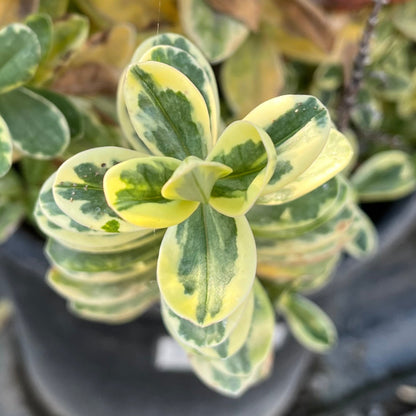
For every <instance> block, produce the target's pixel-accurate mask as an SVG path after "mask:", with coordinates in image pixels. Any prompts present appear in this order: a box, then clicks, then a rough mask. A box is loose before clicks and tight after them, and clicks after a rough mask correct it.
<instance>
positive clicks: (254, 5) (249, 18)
mask: <svg viewBox="0 0 416 416" xmlns="http://www.w3.org/2000/svg"><path fill="white" fill-rule="evenodd" d="M206 1H207V3H208V4H209V5H210V6H211V7H212V8H213V9H214V10H216V11H217V12H220V13H224V14H227V15H229V16H231V17H233V18H234V19H236V20H240V21H241V22H243V23H244V24H245V25H247V27H248V28H250V29H251V30H253V31H257V29H258V27H259V20H260V11H261V4H260V1H259V0H227V1H224V0H206Z"/></svg>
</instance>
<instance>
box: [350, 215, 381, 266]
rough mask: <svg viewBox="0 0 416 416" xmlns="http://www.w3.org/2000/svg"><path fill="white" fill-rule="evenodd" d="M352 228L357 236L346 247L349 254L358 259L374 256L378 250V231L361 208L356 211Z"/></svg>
mask: <svg viewBox="0 0 416 416" xmlns="http://www.w3.org/2000/svg"><path fill="white" fill-rule="evenodd" d="M352 227H353V229H354V231H355V235H354V238H353V239H352V240H351V241H349V242H348V243H347V245H346V246H345V248H346V250H347V252H348V254H349V255H351V256H353V257H355V258H358V259H359V258H362V257H364V256H368V255H369V254H373V253H374V252H375V251H376V250H377V243H378V240H377V231H376V229H375V227H374V225H373V223H372V222H371V221H370V219H369V218H368V217H367V215H365V214H364V212H363V211H361V210H360V209H359V208H357V210H356V211H355V215H354V223H353V225H352Z"/></svg>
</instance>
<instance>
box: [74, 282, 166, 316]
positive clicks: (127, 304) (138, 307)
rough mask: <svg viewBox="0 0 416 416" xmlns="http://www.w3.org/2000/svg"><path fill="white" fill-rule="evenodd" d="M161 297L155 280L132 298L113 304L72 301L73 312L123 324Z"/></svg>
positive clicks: (144, 310)
mask: <svg viewBox="0 0 416 416" xmlns="http://www.w3.org/2000/svg"><path fill="white" fill-rule="evenodd" d="M158 299H159V290H158V288H157V284H156V283H155V282H153V281H150V282H148V283H147V285H143V288H142V291H141V292H139V293H138V294H137V295H136V296H134V297H133V298H131V299H128V300H125V301H122V302H119V303H113V304H111V305H94V304H90V303H87V302H71V303H70V304H69V307H70V310H71V312H73V313H74V314H75V315H78V316H80V317H81V318H84V319H89V320H91V321H98V322H105V323H107V324H123V323H126V322H129V321H132V320H133V319H135V318H137V317H138V316H140V315H141V314H142V313H144V312H146V310H147V309H149V308H150V306H152V305H153V304H154V303H155V302H157V300H158Z"/></svg>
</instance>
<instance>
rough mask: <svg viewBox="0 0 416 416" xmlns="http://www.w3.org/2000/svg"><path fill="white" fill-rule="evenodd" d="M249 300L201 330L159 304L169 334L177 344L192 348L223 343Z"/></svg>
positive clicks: (163, 304)
mask: <svg viewBox="0 0 416 416" xmlns="http://www.w3.org/2000/svg"><path fill="white" fill-rule="evenodd" d="M250 299H252V297H250V296H249V299H248V300H247V301H245V302H243V303H242V304H241V305H240V306H239V307H238V308H237V309H236V310H235V311H234V312H233V313H232V314H231V315H229V316H228V317H227V318H226V319H224V320H222V321H220V322H217V323H215V324H212V325H209V326H206V327H205V328H201V327H200V326H198V325H195V324H193V323H192V322H190V321H188V320H187V319H183V318H181V317H180V316H178V315H176V313H175V312H173V311H172V310H171V309H170V308H169V307H168V306H167V305H166V303H165V302H164V301H163V300H162V302H161V305H162V317H163V321H164V323H165V326H166V328H167V329H168V331H169V333H170V334H171V335H172V337H173V338H175V339H176V340H178V342H179V343H181V344H184V345H186V346H189V347H192V348H201V347H213V346H216V345H219V344H221V343H222V342H224V341H225V340H226V339H227V338H228V337H229V335H230V333H231V332H232V331H233V330H234V329H235V328H236V326H237V325H239V324H240V322H241V320H242V319H243V316H245V313H246V309H247V304H248V302H249V301H250ZM248 312H249V311H248ZM249 319H250V315H249Z"/></svg>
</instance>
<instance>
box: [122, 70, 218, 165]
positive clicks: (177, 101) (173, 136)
mask: <svg viewBox="0 0 416 416" xmlns="http://www.w3.org/2000/svg"><path fill="white" fill-rule="evenodd" d="M124 97H125V101H126V107H127V110H128V112H129V114H130V120H131V122H132V124H133V126H134V128H135V130H136V132H137V134H138V135H139V137H140V139H141V140H142V141H143V142H144V143H145V145H146V146H147V147H148V148H149V150H151V151H152V152H153V153H154V154H159V155H164V156H171V157H175V158H177V159H181V160H182V159H185V158H186V157H187V156H197V157H199V158H202V159H203V158H205V157H206V154H207V146H208V145H210V143H211V132H210V120H209V114H208V109H207V106H206V104H205V101H204V98H203V96H202V95H201V93H200V92H199V91H198V89H197V88H196V87H195V85H194V84H193V83H192V82H191V81H190V80H189V79H188V78H187V77H186V76H185V75H184V74H182V73H181V72H179V71H178V70H177V69H175V68H173V67H171V66H169V65H166V64H163V63H161V62H142V63H139V64H135V65H131V66H130V67H129V70H128V71H127V74H126V78H125V80H124Z"/></svg>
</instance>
